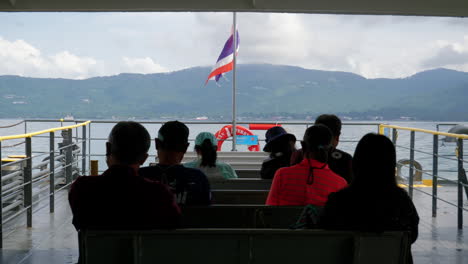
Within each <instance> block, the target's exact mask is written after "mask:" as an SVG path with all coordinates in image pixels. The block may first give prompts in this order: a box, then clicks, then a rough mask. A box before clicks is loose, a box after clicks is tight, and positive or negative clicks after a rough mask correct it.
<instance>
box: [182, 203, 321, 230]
mask: <svg viewBox="0 0 468 264" xmlns="http://www.w3.org/2000/svg"><path fill="white" fill-rule="evenodd" d="M317 209H318V210H319V211H320V208H318V207H317ZM303 210H304V207H303V206H267V205H212V206H197V207H183V208H182V215H183V217H182V226H183V227H184V228H289V227H290V226H291V225H292V224H294V223H295V222H296V221H297V220H298V219H299V217H300V215H301V213H302V211H303Z"/></svg>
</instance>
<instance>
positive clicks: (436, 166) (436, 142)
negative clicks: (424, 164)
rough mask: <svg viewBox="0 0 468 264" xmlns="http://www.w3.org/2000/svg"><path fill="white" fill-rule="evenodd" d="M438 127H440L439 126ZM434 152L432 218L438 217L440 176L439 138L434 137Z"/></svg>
mask: <svg viewBox="0 0 468 264" xmlns="http://www.w3.org/2000/svg"><path fill="white" fill-rule="evenodd" d="M437 127H439V126H438V125H437ZM432 147H433V151H432V217H436V216H437V176H438V174H439V156H438V155H439V136H438V135H434V139H433V146H432Z"/></svg>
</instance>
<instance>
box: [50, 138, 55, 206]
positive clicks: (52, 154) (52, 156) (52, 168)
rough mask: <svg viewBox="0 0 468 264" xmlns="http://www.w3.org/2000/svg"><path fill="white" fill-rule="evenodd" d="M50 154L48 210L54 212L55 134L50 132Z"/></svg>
mask: <svg viewBox="0 0 468 264" xmlns="http://www.w3.org/2000/svg"><path fill="white" fill-rule="evenodd" d="M49 139H50V140H49V141H50V148H49V150H50V153H49V209H50V212H51V213H53V212H54V211H55V133H54V132H50V134H49Z"/></svg>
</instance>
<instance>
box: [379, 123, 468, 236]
mask: <svg viewBox="0 0 468 264" xmlns="http://www.w3.org/2000/svg"><path fill="white" fill-rule="evenodd" d="M439 125H440V124H437V130H439ZM386 129H391V131H392V132H391V135H390V133H385V132H386V131H385V130H386ZM399 130H403V131H409V132H410V143H409V144H410V146H409V147H406V146H401V145H398V144H397V138H398V131H399ZM387 132H389V131H387ZM416 132H418V133H424V134H430V135H432V145H433V147H432V153H429V152H425V151H421V150H417V149H416V148H415V143H416V140H415V133H416ZM379 133H380V134H387V136H389V137H391V139H392V142H393V144H394V145H395V147H396V148H404V149H407V150H409V164H408V165H407V167H408V169H409V176H408V193H409V196H410V197H411V198H413V192H414V190H416V191H418V192H421V193H424V194H426V195H429V196H431V197H432V216H433V217H436V216H437V201H438V200H439V201H442V202H444V203H447V204H449V205H452V206H454V207H456V208H457V226H458V229H463V212H464V211H465V212H468V208H465V207H464V206H463V189H465V193H466V196H467V197H468V180H467V177H466V172H465V169H464V163H468V161H467V160H464V159H463V141H464V140H465V139H468V135H463V134H453V133H446V132H440V131H433V130H427V129H419V128H411V127H401V126H394V125H386V124H382V125H380V127H379ZM439 136H445V137H448V138H454V139H456V142H457V150H456V155H454V156H455V157H456V158H451V157H450V155H440V154H439V141H440V139H439ZM415 152H418V153H422V154H427V155H432V173H429V172H427V171H424V170H418V169H416V168H415V166H414V165H415ZM439 159H446V160H452V161H456V162H457V170H456V172H457V180H451V179H448V178H445V177H441V176H439ZM416 171H418V172H420V173H422V174H425V175H427V176H429V177H431V178H432V193H428V192H425V191H423V190H420V189H415V188H414V174H415V172H416ZM439 179H443V180H445V181H447V182H451V183H454V184H456V185H457V204H454V203H452V202H450V201H447V200H445V199H443V198H441V197H439V196H438V192H437V187H438V182H439Z"/></svg>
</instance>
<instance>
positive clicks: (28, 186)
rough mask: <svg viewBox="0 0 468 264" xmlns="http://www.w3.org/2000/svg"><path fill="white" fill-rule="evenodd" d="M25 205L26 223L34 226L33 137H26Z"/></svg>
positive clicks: (28, 225)
mask: <svg viewBox="0 0 468 264" xmlns="http://www.w3.org/2000/svg"><path fill="white" fill-rule="evenodd" d="M23 179H24V180H23V183H24V186H23V188H24V189H23V190H24V200H23V201H24V207H26V208H27V210H26V225H27V227H32V146H31V138H30V137H27V138H26V166H25V167H24V173H23Z"/></svg>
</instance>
